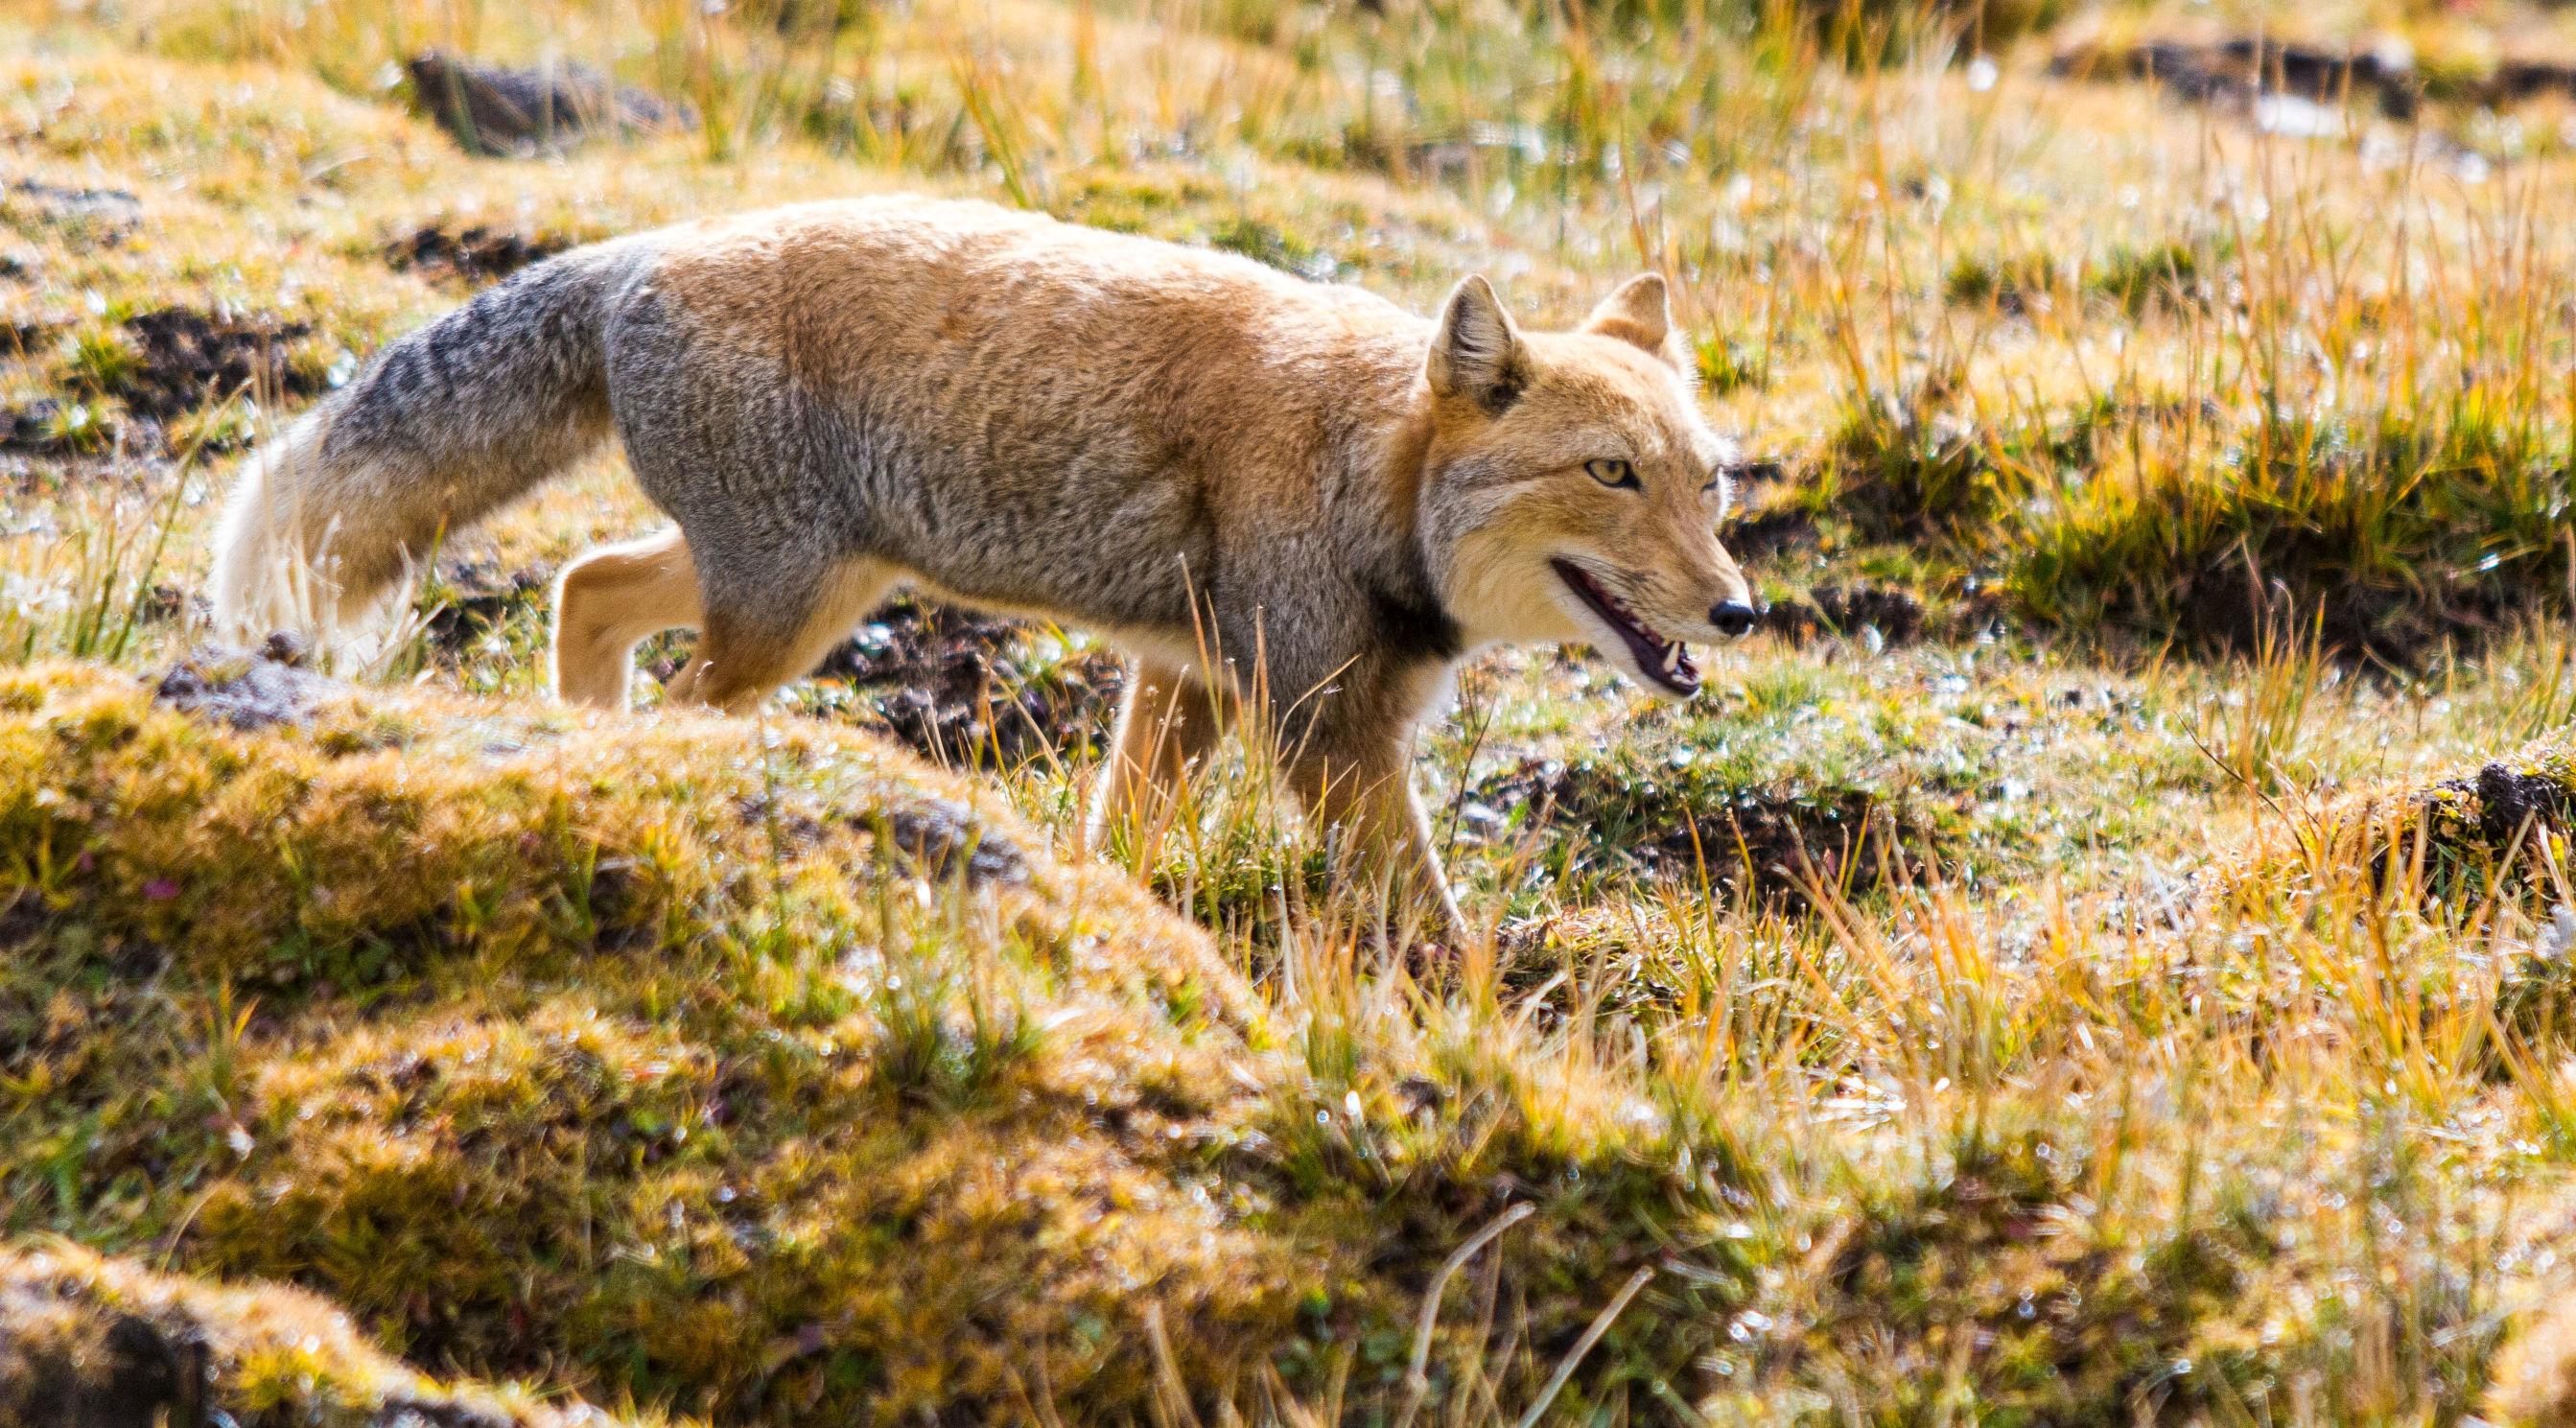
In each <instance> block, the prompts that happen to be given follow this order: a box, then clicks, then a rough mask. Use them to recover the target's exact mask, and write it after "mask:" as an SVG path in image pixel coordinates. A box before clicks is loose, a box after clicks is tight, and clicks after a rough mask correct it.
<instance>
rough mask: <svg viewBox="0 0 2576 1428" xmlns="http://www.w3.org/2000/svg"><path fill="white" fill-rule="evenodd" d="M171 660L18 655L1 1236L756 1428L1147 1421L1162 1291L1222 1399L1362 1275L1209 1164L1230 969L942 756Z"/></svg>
mask: <svg viewBox="0 0 2576 1428" xmlns="http://www.w3.org/2000/svg"><path fill="white" fill-rule="evenodd" d="M263 680H265V681H266V682H267V683H268V684H269V685H270V686H273V687H272V688H270V689H269V691H268V692H269V695H272V696H276V697H273V698H269V699H268V702H267V703H266V704H262V703H261V702H260V699H259V698H255V697H251V695H249V694H244V695H243V698H241V699H237V700H234V701H232V702H230V703H226V702H223V701H221V700H211V699H209V698H208V697H207V691H208V690H213V691H215V692H216V693H218V694H224V693H227V692H232V693H239V692H242V691H249V690H253V689H254V688H255V687H256V686H258V685H260V684H261V682H262V681H263ZM161 687H162V689H164V690H165V691H171V692H172V693H171V696H170V697H171V698H175V699H178V700H181V701H185V702H192V703H194V704H196V705H197V706H198V710H199V712H196V713H186V712H181V711H179V710H177V709H175V708H171V707H168V702H169V701H168V700H167V699H165V700H164V701H163V703H162V705H161V706H160V707H156V702H155V694H154V691H153V690H152V688H150V687H148V686H146V685H143V684H140V683H137V682H136V681H134V680H132V679H131V678H130V677H125V676H121V675H118V674H114V673H111V672H106V671H101V670H96V669H92V668H87V667H76V666H53V667H41V668H35V669H29V670H22V671H15V672H11V673H9V674H7V675H5V676H0V865H5V866H6V867H7V868H8V869H9V870H10V880H11V882H12V883H13V884H14V885H15V887H16V889H17V895H16V898H15V900H14V904H13V907H12V910H11V912H10V914H9V916H8V918H7V928H6V933H7V938H8V944H9V945H8V948H7V950H6V953H5V956H0V1205H5V1206H6V1215H7V1220H8V1224H9V1226H10V1227H11V1228H13V1229H18V1230H27V1229H52V1230H59V1231H63V1232H67V1233H71V1234H75V1235H77V1236H79V1237H80V1238H82V1239H83V1240H86V1241H89V1242H92V1243H98V1244H104V1245H108V1246H111V1247H112V1246H113V1245H116V1244H119V1243H144V1242H151V1243H157V1244H166V1245H170V1246H174V1247H175V1252H176V1257H177V1259H178V1261H179V1262H180V1263H181V1264H182V1265H183V1266H185V1267H186V1268H188V1269H191V1270H193V1271H198V1272H210V1273H219V1274H256V1275H262V1276H267V1277H272V1278H277V1279H283V1280H290V1281H293V1282H296V1283H299V1284H303V1285H305V1286H308V1287H311V1288H315V1289H319V1290H321V1291H323V1292H325V1293H327V1294H328V1295H330V1296H331V1297H332V1298H333V1299H335V1300H336V1301H338V1302H339V1303H342V1304H344V1305H346V1306H347V1307H348V1308H349V1309H350V1310H352V1311H353V1312H354V1313H356V1314H357V1315H358V1316H359V1317H360V1318H361V1320H362V1321H363V1322H365V1323H366V1324H368V1325H369V1326H370V1327H371V1328H373V1329H374V1330H375V1331H376V1332H378V1333H379V1334H381V1335H383V1336H384V1338H385V1339H386V1340H387V1342H388V1343H389V1344H391V1345H392V1346H393V1347H395V1348H397V1349H398V1350H400V1351H401V1352H403V1353H405V1354H406V1355H408V1356H410V1357H411V1358H412V1359H413V1360H414V1361H415V1362H420V1363H425V1364H454V1365H456V1366H459V1367H460V1368H465V1369H470V1370H472V1371H473V1372H476V1373H478V1374H481V1375H487V1376H495V1377H499V1376H512V1375H523V1374H524V1375H546V1376H549V1377H553V1378H556V1379H558V1380H560V1381H562V1382H565V1383H568V1384H570V1385H572V1386H574V1387H576V1388H579V1389H582V1390H586V1391H596V1392H597V1393H598V1395H599V1396H602V1397H606V1398H611V1399H614V1398H616V1397H619V1396H621V1395H633V1396H634V1397H635V1398H637V1399H639V1400H642V1401H648V1402H663V1403H667V1404H670V1405H671V1406H673V1407H675V1408H678V1409H681V1410H682V1411H687V1412H703V1413H709V1414H713V1415H716V1416H720V1417H724V1418H728V1419H734V1420H744V1419H755V1418H768V1417H786V1416H790V1415H795V1414H802V1413H807V1412H826V1411H840V1410H847V1409H850V1408H853V1407H854V1406H856V1405H858V1404H860V1403H862V1402H865V1403H868V1404H871V1405H873V1406H875V1407H877V1408H878V1409H880V1410H881V1411H910V1410H911V1409H914V1408H917V1407H924V1406H929V1405H938V1404H948V1403H955V1402H959V1401H961V1400H986V1401H995V1400H1000V1399H1003V1398H1005V1397H1013V1396H1016V1395H1018V1394H1019V1393H1021V1392H1022V1391H1024V1390H1025V1391H1029V1392H1044V1393H1048V1394H1052V1395H1055V1396H1057V1397H1058V1398H1059V1399H1060V1400H1062V1401H1065V1402H1067V1403H1069V1404H1078V1403H1086V1402H1088V1403H1093V1404H1098V1403H1121V1404H1129V1405H1133V1404H1139V1403H1141V1402H1143V1401H1144V1399H1145V1397H1146V1395H1147V1393H1148V1392H1149V1391H1150V1387H1151V1378H1150V1374H1151V1368H1150V1365H1149V1360H1148V1357H1147V1355H1146V1354H1145V1353H1144V1352H1143V1348H1144V1340H1143V1338H1142V1337H1141V1333H1142V1330H1141V1325H1140V1323H1139V1322H1138V1313H1137V1307H1138V1304H1139V1302H1140V1300H1142V1299H1143V1298H1145V1297H1148V1296H1150V1298H1151V1299H1152V1300H1153V1301H1154V1302H1157V1303H1159V1304H1161V1305H1162V1306H1164V1308H1165V1310H1166V1312H1167V1313H1168V1315H1169V1319H1170V1322H1171V1324H1172V1325H1173V1326H1174V1328H1173V1330H1172V1339H1173V1347H1174V1352H1175V1355H1176V1356H1177V1359H1178V1362H1179V1365H1180V1367H1181V1369H1182V1371H1184V1372H1186V1373H1189V1374H1192V1375H1193V1376H1194V1381H1196V1380H1197V1378H1199V1377H1203V1378H1204V1380H1205V1381H1216V1380H1218V1379H1220V1378H1221V1377H1222V1376H1223V1374H1222V1372H1221V1370H1222V1368H1223V1366H1226V1365H1230V1364H1232V1363H1234V1362H1235V1361H1237V1360H1238V1359H1239V1358H1240V1357H1241V1356H1242V1355H1243V1354H1244V1353H1245V1352H1246V1351H1247V1350H1248V1349H1249V1348H1251V1346H1253V1345H1254V1344H1255V1343H1259V1344H1262V1345H1265V1346H1266V1345H1275V1344H1277V1343H1279V1342H1281V1341H1283V1340H1285V1339H1288V1338H1292V1337H1294V1335H1295V1332H1296V1329H1297V1322H1298V1320H1297V1316H1298V1314H1299V1311H1300V1306H1301V1305H1303V1304H1305V1303H1307V1302H1308V1301H1309V1299H1310V1298H1312V1297H1314V1296H1317V1295H1335V1294H1336V1293H1337V1291H1339V1290H1340V1289H1341V1284H1340V1279H1341V1277H1342V1276H1344V1275H1346V1274H1347V1273H1348V1272H1349V1271H1350V1269H1351V1264H1350V1261H1349V1260H1348V1258H1347V1257H1346V1256H1345V1255H1344V1254H1342V1253H1340V1252H1339V1250H1338V1249H1337V1247H1336V1246H1335V1245H1333V1244H1331V1243H1329V1242H1310V1241H1307V1240H1305V1239H1302V1238H1299V1237H1292V1236H1285V1235H1280V1234H1276V1233H1272V1232H1269V1231H1266V1230H1263V1229H1260V1228H1258V1227H1256V1226H1255V1224H1254V1223H1253V1222H1254V1220H1255V1219H1256V1218H1257V1216H1258V1212H1259V1211H1261V1210H1262V1209H1263V1206H1262V1205H1261V1204H1260V1203H1259V1202H1258V1199H1257V1192H1256V1190H1255V1189H1254V1188H1253V1187H1251V1186H1249V1185H1247V1184H1246V1183H1244V1182H1242V1181H1239V1180H1229V1179H1227V1178H1226V1177H1225V1176H1224V1175H1222V1174H1221V1173H1219V1165H1220V1163H1221V1162H1222V1161H1223V1160H1224V1158H1225V1157H1226V1156H1227V1155H1228V1154H1229V1150H1230V1148H1231V1147H1233V1146H1234V1145H1236V1143H1237V1142H1238V1141H1239V1140H1241V1139H1242V1138H1243V1137H1244V1136H1245V1135H1246V1134H1248V1132H1247V1131H1246V1130H1245V1129H1244V1126H1245V1125H1246V1123H1247V1122H1249V1121H1251V1120H1255V1119H1257V1118H1258V1117H1257V1114H1256V1109H1257V1104H1258V1102H1257V1098H1256V1096H1255V1095H1254V1092H1255V1090H1256V1088H1258V1087H1260V1086H1261V1085H1263V1084H1264V1083H1265V1082H1266V1081H1267V1079H1268V1077H1267V1075H1266V1074H1265V1073H1264V1072H1263V1071H1262V1070H1261V1069H1260V1068H1261V1062H1262V1054H1261V1053H1260V1052H1259V1051H1258V1050H1257V1049H1256V1048H1257V1046H1258V1045H1259V1043H1260V1042H1261V1040H1262V1033H1261V1029H1260V1024H1259V1020H1258V1014H1257V1012H1256V1010H1255V1009H1254V1008H1253V1007H1252V1005H1251V1003H1250V1002H1249V1001H1248V1000H1247V998H1246V996H1245V993H1244V991H1243V989H1242V987H1241V985H1240V984H1239V983H1238V982H1237V981H1236V979H1235V978H1234V977H1233V975H1232V974H1231V973H1230V972H1229V971H1228V970H1227V969H1226V968H1225V967H1224V966H1223V965H1222V964H1221V963H1220V962H1218V961H1217V960H1215V959H1214V958H1213V957H1212V956H1211V955H1210V952H1209V950H1208V947H1207V945H1206V943H1205V941H1204V939H1203V938H1201V937H1200V936H1199V935H1198V934H1197V933H1196V932H1195V931H1194V930H1192V929H1190V928H1189V927H1187V926H1186V925H1185V924H1182V923H1181V922H1179V921H1178V920H1177V919H1175V918H1173V917H1171V916H1169V915H1168V914H1166V913H1164V912H1163V911H1162V910H1161V909H1160V908H1158V907H1157V906H1155V905H1154V904H1153V903H1152V902H1151V901H1150V899H1149V898H1147V897H1146V895H1145V894H1144V893H1143V892H1142V891H1141V890H1140V889H1138V888H1136V887H1135V886H1134V885H1132V884H1131V883H1129V882H1128V881H1126V880H1125V879H1123V878H1120V877H1117V876H1115V875H1114V874H1112V873H1110V872H1108V871H1107V870H1105V869H1097V868H1092V867H1087V866H1077V865H1070V864H1064V863H1060V862H1057V861H1056V860H1054V859H1053V858H1051V857H1049V856H1048V855H1047V854H1046V853H1045V852H1044V851H1043V845H1042V844H1041V843H1040V842H1039V841H1038V839H1037V838H1036V837H1035V836H1034V835H1033V834H1031V833H1030V832H1029V830H1027V829H1025V828H1024V827H1022V826H1021V825H1020V824H1018V823H1017V822H1016V820H1013V819H1011V818H1010V817H1008V816H1007V815H1006V814H1005V813H1003V812H1001V811H1000V810H998V809H997V808H995V807H994V806H993V805H992V803H991V801H990V800H988V799H987V798H985V797H984V796H982V795H980V794H978V793H977V792H975V791H974V790H972V789H971V788H969V787H967V786H966V785H964V784H962V783H958V782H956V781H953V780H949V779H946V778H944V777H942V776H941V775H939V774H937V773H935V772H933V771H931V770H929V769H927V768H926V767H924V766H922V765H919V764H917V763H914V762H913V761H911V760H909V759H906V758H904V757H902V756H901V755H898V754H893V753H890V752H887V751H885V750H883V749H882V748H880V747H879V746H877V745H875V744H873V743H871V742H869V741H867V740H865V739H864V738H861V737H858V736H852V735H848V734H845V733H841V732H837V731H834V730H831V729H829V728H826V727H822V726H818V725H814V724H810V723H804V722H797V723H794V724H792V725H785V726H779V727H772V728H768V729H766V730H762V731H760V732H759V733H758V734H756V735H755V734H754V733H752V732H751V731H749V730H747V729H746V728H745V727H744V726H743V725H741V724H738V723H736V724H725V723H721V722H717V721H703V720H688V719H669V720H664V721H660V722H654V723H631V722H626V721H592V720H587V719H584V718H581V717H577V716H574V715H570V714H566V713H563V712H560V711H548V710H536V709H521V710H504V709H502V708H499V707H496V706H488V705H472V704H457V703H454V702H440V701H433V700H429V699H426V698H412V697H396V696H370V697H365V698H361V697H358V696H357V695H355V694H353V693H351V692H349V691H347V690H346V689H345V688H342V687H340V686H334V685H330V684H328V683H327V682H324V681H318V680H311V679H309V677H308V678H306V679H303V680H297V679H291V678H287V677H286V676H283V675H280V674H279V673H277V670H276V667H275V666H273V665H267V664H263V663H260V662H258V661H255V660H251V659H248V658H216V659H206V660H200V661H197V662H196V663H195V664H194V665H193V666H192V668H191V670H188V671H182V672H179V673H177V674H174V676H173V677H171V678H168V679H165V680H163V681H162V684H161ZM281 691H282V693H281ZM245 711H249V712H245ZM238 725H250V726H252V727H248V728H244V727H237V726H238Z"/></svg>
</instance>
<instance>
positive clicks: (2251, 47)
mask: <svg viewBox="0 0 2576 1428" xmlns="http://www.w3.org/2000/svg"><path fill="white" fill-rule="evenodd" d="M2049 69H2050V72H2052V73H2055V74H2060V75H2073V76H2077V77H2079V78H2124V79H2128V78H2134V79H2148V78H2152V79H2153V80H2155V81H2156V82H2157V83H2158V84H2160V85H2162V86H2163V87H2164V88H2165V90H2166V92H2168V93H2171V94H2173V95H2176V96H2177V97H2180V98H2183V99H2187V100H2190V101H2191V102H2193V103H2197V104H2210V105H2217V106H2226V107H2242V106H2245V105H2248V104H2250V103H2252V101H2253V100H2254V99H2255V98H2256V97H2258V96H2260V95H2265V94H2293V95H2297V96H2299V97H2300V98H2302V99H2309V100H2314V101H2317V102H2319V103H2325V104H2333V103H2339V102H2341V101H2343V100H2344V99H2346V98H2347V97H2349V98H2352V99H2354V100H2366V101H2369V102H2371V103H2373V104H2375V105H2376V106H2377V108H2378V110H2379V112H2380V113H2382V114H2385V115H2387V116H2388V117H2390V118H2392V119H2406V118H2411V117H2412V116H2413V115H2414V114H2415V113H2416V111H2417V110H2418V109H2419V108H2420V107H2421V106H2422V104H2423V103H2424V101H2425V100H2427V99H2428V98H2431V99H2442V100H2449V101H2456V102H2459V103H2463V104H2470V105H2505V104H2518V103H2523V102H2526V101H2529V100H2532V99H2537V98H2540V97H2542V96H2544V95H2553V94H2555V95H2564V96H2568V97H2571V98H2576V65H2566V64H2560V63H2557V62H2554V61H2547V60H2528V59H2508V60H2505V61H2503V62H2502V63H2500V64H2498V65H2497V66H2496V68H2495V71H2494V72H2493V73H2492V74H2490V75H2488V76H2487V77H2485V78H2483V79H2478V80H2471V81H2467V82H2465V83H2451V84H2447V85H2443V86H2440V87H2438V88H2437V87H2436V86H2435V85H2432V84H2430V83H2428V81H2427V78H2426V76H2424V75H2423V74H2421V73H2419V72H2418V71H2417V70H2416V69H2415V68H2414V66H2412V65H2411V64H2408V63H2406V62H2405V61H2404V60H2402V59H2391V58H2389V57H2387V56H2384V55H2381V54H2379V53H2377V52H2375V51H2370V50H2334V49H2327V48H2322V47H2319V46H2313V45H2297V44H2283V43H2281V42H2279V41H2276V40H2266V39H2262V38H2259V37H2253V36H2241V37H2239V38H2236V39H2232V40H2223V41H2220V42H2218V43H2216V44H2195V43H2190V42H2186V41H2180V40H2164V39H2151V40H2142V41H2140V42H2138V43H2136V44H2134V45H2130V46H2128V47H2126V48H2121V49H2114V50H2107V51H2106V50H2101V49H2096V48H2092V47H2085V48H2081V49H2076V50H2070V51H2068V52H2066V53H2064V54H2060V55H2058V56H2057V57H2056V58H2055V59H2054V60H2052V61H2051V62H2050V65H2049Z"/></svg>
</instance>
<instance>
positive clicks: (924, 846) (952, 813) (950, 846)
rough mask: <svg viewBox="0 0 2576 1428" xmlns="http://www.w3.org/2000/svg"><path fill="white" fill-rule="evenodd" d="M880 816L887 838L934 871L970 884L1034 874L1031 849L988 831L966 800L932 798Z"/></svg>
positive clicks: (1017, 879)
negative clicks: (1031, 871) (1030, 863)
mask: <svg viewBox="0 0 2576 1428" xmlns="http://www.w3.org/2000/svg"><path fill="white" fill-rule="evenodd" d="M879 821H880V822H882V823H883V825H884V829H885V838H886V840H887V842H889V843H891V844H892V845H893V846H894V848H895V850H896V851H897V852H899V853H901V854H902V855H903V856H904V857H905V858H907V859H909V860H911V861H912V862H913V863H914V864H915V865H916V866H918V867H919V868H920V869H921V870H922V871H923V872H924V873H925V874H927V875H928V876H930V877H933V878H940V879H946V878H961V879H963V880H964V882H965V884H966V886H968V887H981V886H984V885H985V884H988V883H1013V884H1017V883H1025V882H1027V881H1028V880H1029V855H1028V854H1027V853H1025V852H1023V851H1021V849H1020V847H1019V845H1018V844H1016V843H1013V842H1011V841H1010V840H1009V839H1007V838H1002V837H999V836H997V835H995V834H992V833H989V832H987V831H986V830H985V829H984V827H983V825H982V824H981V823H980V822H979V821H978V820H977V819H976V817H975V810H973V809H971V808H968V807H967V806H966V805H965V804H962V803H957V802H954V801H952V800H949V799H945V798H926V799H923V800H922V801H920V802H919V803H911V804H905V805H903V806H902V807H899V808H894V809H891V810H889V811H887V812H886V813H885V815H884V816H883V817H882V819H880V820H879Z"/></svg>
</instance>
